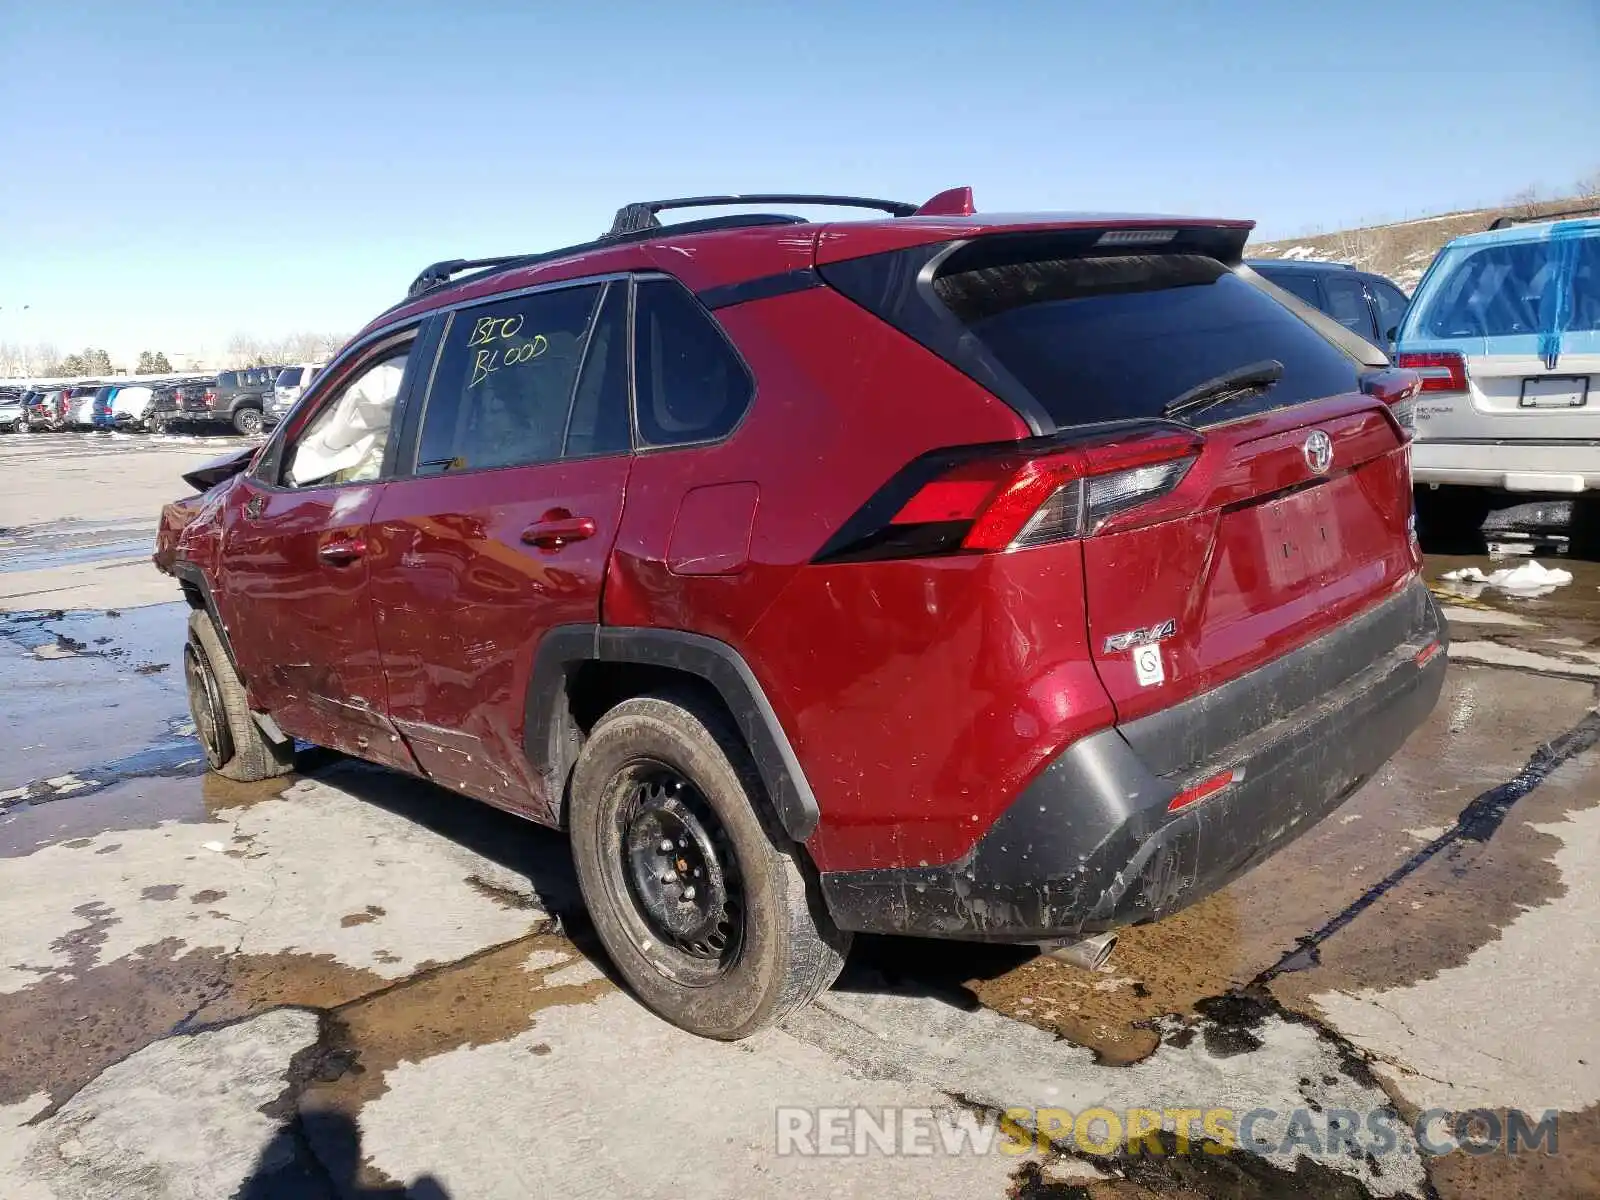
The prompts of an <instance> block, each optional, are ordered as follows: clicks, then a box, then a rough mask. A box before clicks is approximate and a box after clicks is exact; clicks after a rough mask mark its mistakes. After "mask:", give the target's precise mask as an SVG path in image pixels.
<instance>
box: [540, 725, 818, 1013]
mask: <svg viewBox="0 0 1600 1200" xmlns="http://www.w3.org/2000/svg"><path fill="white" fill-rule="evenodd" d="M571 796H572V799H571V812H570V822H569V823H570V825H571V831H572V854H573V861H574V864H575V866H576V868H577V875H578V884H579V886H580V888H581V889H582V891H583V898H584V902H585V904H586V905H587V906H588V909H589V915H590V918H591V919H592V920H593V921H594V925H595V930H596V932H597V933H598V934H599V936H600V940H601V942H602V943H603V944H604V945H605V948H606V952H607V953H608V954H609V955H610V956H611V961H612V962H613V963H614V964H615V965H616V968H617V970H618V971H619V972H620V973H621V974H622V976H623V977H624V978H625V979H626V980H627V981H628V983H629V985H630V986H631V987H632V988H633V990H634V993H635V994H636V995H637V996H638V997H639V998H640V999H641V1000H642V1001H643V1002H644V1003H645V1004H647V1005H648V1006H649V1007H650V1008H652V1009H653V1010H655V1012H656V1013H658V1014H659V1015H661V1016H662V1017H665V1018H666V1019H667V1020H668V1021H671V1022H672V1023H673V1024H675V1025H678V1026H680V1027H681V1028H683V1029H687V1030H688V1031H689V1032H691V1033H697V1034H700V1035H701V1036H703V1037H711V1038H721V1039H724V1040H734V1039H737V1038H742V1037H746V1036H748V1035H750V1034H752V1033H754V1032H756V1031H757V1030H759V1029H762V1028H764V1027H766V1026H768V1025H771V1024H773V1023H774V1022H776V1021H780V1020H782V1019H783V1018H784V1017H785V1016H787V1015H788V1014H789V1013H791V1012H793V1011H794V1010H795V1009H797V1008H799V1007H801V1006H802V1005H804V1004H806V1003H808V1002H810V1001H811V999H812V998H813V997H815V996H816V995H817V994H818V993H819V992H821V991H823V990H824V989H825V988H827V986H828V985H829V984H831V983H832V982H833V981H834V979H835V978H836V977H837V976H838V974H839V971H840V969H841V968H842V967H843V965H844V956H845V953H846V951H847V950H848V949H849V945H850V936H849V935H848V934H846V933H842V932H840V931H839V930H838V929H837V928H836V927H835V926H834V924H833V922H832V921H831V920H830V919H829V917H828V915H827V912H826V911H825V909H824V907H823V905H822V901H821V897H820V896H819V895H818V894H817V889H816V885H815V881H814V879H813V878H812V877H811V874H810V870H809V867H808V865H807V864H806V863H805V862H804V861H803V859H802V856H801V854H800V851H799V849H798V848H797V847H794V846H792V845H789V844H787V843H786V840H785V839H784V838H783V836H782V834H781V833H780V832H779V831H777V830H776V828H775V827H773V826H772V823H771V822H770V820H764V819H763V818H764V816H765V811H766V810H765V802H766V797H765V792H764V790H763V788H762V784H761V778H760V775H759V774H758V773H757V771H756V769H755V764H754V763H753V762H752V761H751V758H750V754H749V751H748V750H747V749H746V748H745V746H744V743H743V742H742V740H741V739H740V738H739V735H738V733H737V731H736V730H735V729H734V728H733V726H732V724H731V722H730V721H728V720H727V718H726V717H725V716H723V714H722V713H721V712H720V711H718V710H717V709H715V708H713V707H711V706H710V705H707V704H704V703H702V702H701V701H700V700H699V698H698V697H692V696H680V695H676V694H673V695H665V696H642V697H638V698H635V699H632V700H626V701H624V702H623V703H621V704H619V705H617V707H615V708H614V709H612V710H611V711H610V712H609V713H607V714H606V715H605V716H604V717H602V718H601V719H600V720H599V722H597V723H596V725H595V727H594V730H593V732H592V733H591V734H590V736H589V739H588V741H587V742H586V743H585V744H584V748H583V752H582V754H581V755H579V758H578V764H577V767H576V768H575V769H574V771H573V776H572V792H571Z"/></svg>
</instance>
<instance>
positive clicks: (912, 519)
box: [817, 429, 1205, 561]
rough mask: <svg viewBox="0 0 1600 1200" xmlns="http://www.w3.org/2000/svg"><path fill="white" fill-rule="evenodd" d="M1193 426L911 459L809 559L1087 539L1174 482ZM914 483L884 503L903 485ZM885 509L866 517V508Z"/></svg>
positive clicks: (1193, 443) (1194, 450) (1189, 457)
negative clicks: (944, 459)
mask: <svg viewBox="0 0 1600 1200" xmlns="http://www.w3.org/2000/svg"><path fill="white" fill-rule="evenodd" d="M1204 445H1205V439H1204V438H1203V437H1202V436H1201V435H1200V434H1198V433H1192V434H1191V433H1176V432H1171V431H1169V430H1166V429H1162V430H1160V431H1146V432H1141V433H1136V434H1132V435H1129V436H1126V437H1124V438H1123V439H1121V440H1118V441H1116V442H1110V443H1104V444H1100V445H1090V446H1084V445H1078V446H1066V447H1062V448H1061V449H1058V450H1047V451H1043V452H1040V453H1036V454H1026V453H1023V452H1019V451H1017V450H1015V449H1003V450H995V451H992V452H988V453H982V452H979V453H975V454H973V455H970V456H966V455H961V454H960V453H959V452H952V454H953V455H955V456H956V457H958V458H959V459H960V461H958V462H956V463H954V464H953V465H950V466H948V467H947V468H945V469H943V470H940V471H938V472H937V473H936V474H935V475H934V476H933V477H932V478H931V479H927V478H924V480H923V481H922V482H920V484H917V483H916V480H917V479H918V478H919V477H924V476H925V475H926V471H927V460H919V461H918V462H917V463H914V464H912V466H911V467H909V468H908V469H907V471H906V472H902V473H901V475H900V476H898V477H897V478H896V479H895V480H892V481H891V482H890V484H889V485H888V486H887V487H886V488H885V489H883V491H880V492H879V494H878V495H877V496H876V497H874V498H873V500H871V501H869V502H868V503H867V505H866V506H865V507H864V508H863V509H862V510H861V512H859V513H858V514H857V515H856V516H855V517H853V518H852V519H851V520H850V521H849V522H847V523H846V525H845V527H844V528H843V529H841V530H840V531H839V533H838V534H837V535H836V536H835V537H834V538H833V539H831V540H830V542H829V544H828V545H827V546H825V547H823V549H822V551H821V553H819V554H818V556H817V559H818V561H849V560H859V559H867V558H893V557H909V556H924V555H937V554H955V553H961V552H975V551H1009V550H1022V549H1026V548H1028V547H1031V546H1041V545H1045V544H1046V543H1049V542H1057V541H1061V540H1063V539H1066V538H1077V537H1088V536H1090V535H1092V534H1094V533H1096V532H1097V531H1099V530H1100V529H1101V528H1102V527H1104V526H1105V525H1106V523H1107V522H1108V521H1109V520H1111V519H1112V518H1113V517H1119V518H1121V520H1119V522H1118V523H1119V525H1120V524H1124V523H1127V522H1128V521H1130V520H1133V519H1134V518H1133V515H1132V514H1133V511H1134V510H1137V509H1139V508H1141V507H1142V506H1144V505H1146V504H1148V503H1150V502H1151V501H1153V500H1156V499H1158V498H1160V497H1161V496H1164V495H1166V494H1167V493H1169V492H1171V491H1172V490H1173V489H1175V488H1176V487H1177V486H1178V485H1179V484H1180V483H1181V482H1182V481H1183V478H1184V476H1185V475H1187V474H1188V472H1189V468H1190V467H1192V466H1193V465H1194V462H1195V460H1196V459H1197V458H1198V457H1199V455H1200V450H1201V448H1202V447H1203V446H1204ZM908 482H910V483H911V484H912V486H913V487H914V490H913V491H912V492H911V494H910V495H909V496H908V497H907V498H906V499H905V500H904V501H902V502H900V503H898V504H897V505H895V507H893V508H890V507H889V506H888V503H885V502H886V501H889V502H892V501H893V498H894V497H895V496H896V495H903V494H904V490H905V485H906V484H907V483H908ZM875 511H876V512H877V513H881V514H885V515H884V516H882V517H880V518H878V519H876V520H875V519H874V517H873V514H874V512H875Z"/></svg>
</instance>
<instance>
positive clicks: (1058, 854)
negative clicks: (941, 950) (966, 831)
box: [822, 582, 1446, 942]
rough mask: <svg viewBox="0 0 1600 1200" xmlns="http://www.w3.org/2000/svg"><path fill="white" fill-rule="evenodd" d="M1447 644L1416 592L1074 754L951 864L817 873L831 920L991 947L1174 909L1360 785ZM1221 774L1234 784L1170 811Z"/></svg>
mask: <svg viewBox="0 0 1600 1200" xmlns="http://www.w3.org/2000/svg"><path fill="white" fill-rule="evenodd" d="M1445 644H1446V633H1445V630H1444V625H1443V622H1442V620H1441V619H1440V617H1439V613H1438V609H1437V607H1436V606H1435V605H1434V603H1433V599H1432V597H1431V596H1429V595H1428V592H1427V590H1426V589H1425V588H1424V587H1423V586H1422V584H1421V583H1420V582H1416V583H1413V584H1412V585H1411V586H1409V587H1408V588H1407V589H1406V590H1405V591H1404V592H1402V593H1401V594H1399V595H1397V596H1394V597H1392V598H1390V599H1389V600H1387V601H1385V602H1384V603H1382V604H1380V605H1378V606H1377V607H1376V608H1374V609H1371V610H1369V611H1368V612H1366V613H1364V614H1362V615H1361V616H1359V617H1357V618H1355V619H1354V620H1352V621H1349V622H1347V623H1346V624H1345V625H1344V626H1342V627H1341V628H1339V629H1336V630H1334V631H1333V632H1331V633H1329V634H1326V635H1324V636H1323V637H1321V638H1319V639H1317V640H1316V641H1314V642H1312V643H1310V644H1309V645H1306V646H1302V647H1301V648H1300V649H1298V650H1295V651H1293V652H1291V653H1290V654H1287V655H1285V656H1284V657H1283V658H1280V659H1278V660H1277V661H1275V662H1273V663H1270V664H1268V665H1267V666H1265V667H1262V668H1260V669H1259V670H1256V671H1253V672H1251V673H1250V674H1249V675H1246V676H1243V677H1241V678H1240V679H1237V680H1234V681H1232V682H1230V683H1228V684H1225V685H1223V686H1222V687H1219V688H1216V689H1214V690H1213V691H1211V692H1208V693H1206V694H1205V695H1203V696H1198V697H1195V698H1194V699H1192V700H1189V701H1186V702H1184V703H1182V704H1179V705H1175V706H1173V707H1172V708H1171V709H1167V710H1165V711H1163V712H1159V713H1155V714H1153V715H1151V716H1149V717H1145V718H1142V719H1140V720H1138V721H1134V722H1132V723H1130V724H1128V725H1124V726H1119V727H1114V728H1111V729H1105V730H1102V731H1101V732H1099V733H1096V734H1093V735H1091V736H1089V737H1086V738H1083V739H1081V740H1080V741H1078V742H1076V743H1074V744H1073V745H1072V746H1071V747H1069V748H1068V749H1067V750H1066V751H1064V752H1063V753H1062V754H1061V755H1060V756H1059V757H1058V758H1057V759H1056V760H1055V761H1054V762H1052V763H1051V764H1050V766H1049V767H1047V768H1046V769H1045V770H1044V771H1043V772H1042V773H1041V774H1039V775H1038V776H1037V777H1036V778H1035V779H1034V781H1033V782H1032V783H1031V784H1029V785H1028V787H1027V788H1026V790H1024V791H1023V792H1022V794H1021V795H1020V796H1018V797H1017V799H1016V801H1015V802H1014V803H1013V804H1012V805H1011V806H1010V808H1008V809H1007V810H1006V811H1005V812H1004V813H1003V814H1002V815H1001V817H1000V818H999V820H997V821H996V822H995V824H994V825H993V826H992V827H991V829H990V830H989V832H988V833H987V834H985V835H984V837H983V838H981V839H980V840H979V842H978V844H977V845H976V846H975V847H974V848H973V849H972V850H971V851H970V852H969V853H968V854H967V855H966V856H965V857H963V858H962V859H960V860H958V861H957V862H954V863H949V864H945V865H942V866H934V867H914V868H895V869H890V870H878V871H848V872H825V873H824V874H823V875H822V888H823V894H824V896H825V897H826V899H827V903H828V907H829V910H830V912H831V913H832V916H833V919H834V920H835V921H836V922H837V923H838V924H839V925H840V927H841V928H844V929H853V930H859V931H871V932H877V933H899V934H914V935H918V936H925V937H945V938H964V939H971V940H982V941H999V942H1028V941H1041V940H1044V939H1048V938H1054V937H1068V936H1074V935H1078V934H1083V933H1089V932H1095V931H1099V930H1105V929H1112V928H1116V927H1117V926H1120V925H1127V924H1132V923H1134V922H1140V921H1151V920H1155V919H1157V918H1160V917H1164V916H1168V915H1170V914H1171V913H1174V912H1177V911H1178V910H1179V909H1182V908H1185V907H1187V906H1188V905H1190V904H1192V903H1194V902H1195V901H1196V900H1198V899H1200V898H1201V897H1203V896H1205V895H1207V894H1208V893H1210V892H1212V891H1214V890H1216V889H1217V888H1219V887H1222V886H1223V885H1224V884H1226V883H1228V882H1229V881H1230V880H1232V879H1234V878H1236V877H1238V876H1239V875H1240V874H1242V873H1243V872H1245V871H1246V870H1248V869H1249V868H1250V867H1252V866H1254V865H1255V864H1257V863H1259V862H1261V861H1262V860H1263V859H1265V858H1266V857H1267V856H1269V855H1270V854H1272V853H1273V852H1274V851H1275V850H1277V849H1279V848H1280V847H1282V846H1283V845H1285V844H1287V843H1288V842H1290V841H1292V840H1293V839H1294V838H1296V837H1297V836H1299V835H1300V834H1301V833H1303V832H1305V831H1306V830H1307V829H1309V828H1310V827H1311V826H1312V825H1314V824H1316V823H1317V822H1318V821H1319V820H1320V819H1321V818H1322V817H1324V816H1326V815H1327V814H1328V813H1329V812H1330V811H1332V810H1333V809H1334V808H1335V807H1337V806H1338V804H1339V803H1340V802H1341V801H1343V800H1344V799H1345V798H1346V797H1348V796H1349V795H1350V794H1351V793H1352V792H1354V791H1355V790H1356V789H1357V788H1359V787H1360V786H1361V785H1362V784H1363V783H1365V782H1366V781H1367V780H1368V779H1370V778H1371V777H1372V775H1373V774H1374V773H1375V772H1376V771H1377V770H1378V769H1379V768H1380V767H1381V766H1383V764H1384V763H1385V762H1386V761H1388V759H1389V758H1390V757H1391V756H1392V755H1393V754H1394V753H1395V752H1396V751H1397V750H1399V749H1400V747H1401V746H1402V745H1403V744H1404V742H1405V740H1406V738H1407V737H1409V736H1410V734H1411V732H1412V731H1413V730H1414V729H1415V728H1416V727H1417V726H1418V725H1419V724H1421V723H1422V721H1423V720H1424V719H1425V718H1426V717H1427V715H1428V714H1429V712H1431V711H1432V709H1433V706H1434V704H1435V702H1436V701H1437V700H1438V697H1439V691H1440V688H1441V687H1442V685H1443V680H1444V672H1445V664H1446V654H1445V652H1444V651H1445ZM1433 646H1436V647H1437V648H1436V649H1434V650H1432V651H1431V653H1430V652H1429V647H1433ZM1230 768H1231V769H1233V770H1234V771H1236V772H1239V773H1241V775H1240V777H1239V778H1237V780H1236V782H1234V783H1233V784H1232V785H1231V786H1229V787H1227V788H1226V789H1224V790H1223V791H1221V792H1218V793H1217V794H1215V795H1212V796H1209V797H1207V798H1206V799H1203V800H1200V801H1198V802H1196V803H1194V804H1193V805H1191V806H1189V807H1186V808H1183V809H1181V810H1180V811H1179V812H1177V813H1169V812H1168V810H1167V805H1168V803H1169V802H1170V801H1171V800H1172V798H1173V797H1174V796H1176V795H1177V794H1178V793H1179V792H1180V791H1182V790H1183V789H1184V788H1186V787H1191V786H1193V785H1195V784H1197V783H1199V782H1200V781H1202V780H1205V779H1209V778H1211V777H1213V776H1215V775H1216V774H1217V773H1219V772H1221V771H1225V770H1228V769H1230Z"/></svg>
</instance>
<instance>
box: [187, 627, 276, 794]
mask: <svg viewBox="0 0 1600 1200" xmlns="http://www.w3.org/2000/svg"><path fill="white" fill-rule="evenodd" d="M183 674H184V682H185V683H186V684H187V685H188V689H189V712H190V715H191V716H193V717H194V727H195V735H196V736H197V737H198V738H199V739H200V746H201V748H202V749H203V750H204V751H205V754H206V765H207V766H209V767H210V768H211V769H212V770H213V771H215V772H216V773H217V774H218V775H222V776H224V777H225V778H228V779H237V780H239V781H240V782H242V783H253V782H255V781H256V780H258V779H271V778H272V777H273V776H275V775H286V774H288V773H289V772H290V771H292V770H294V742H293V741H287V742H274V741H271V740H270V739H268V737H267V736H266V734H264V733H262V732H261V727H260V726H259V725H257V724H256V720H255V718H254V717H253V716H251V715H250V702H249V701H248V700H247V699H246V698H245V693H244V684H243V683H242V682H241V681H240V679H239V675H238V672H237V671H235V670H234V669H233V660H232V659H230V658H229V657H228V652H227V650H225V649H224V648H223V645H222V638H221V636H220V635H219V634H218V633H217V627H216V625H215V624H214V623H213V622H212V620H211V616H210V614H209V613H206V612H204V611H195V612H192V613H190V614H189V641H188V643H187V644H186V645H185V646H184V648H183Z"/></svg>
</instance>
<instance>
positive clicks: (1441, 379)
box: [1396, 350, 1467, 392]
mask: <svg viewBox="0 0 1600 1200" xmlns="http://www.w3.org/2000/svg"><path fill="white" fill-rule="evenodd" d="M1396 365H1397V366H1401V367H1405V368H1406V369H1407V370H1410V371H1415V372H1416V373H1417V374H1418V376H1420V377H1421V379H1422V389H1421V390H1422V391H1424V392H1464V391H1466V390H1467V362H1466V360H1465V359H1464V358H1462V357H1461V355H1459V354H1457V353H1455V351H1453V350H1437V351H1435V350H1430V351H1428V352H1426V353H1422V354H1401V355H1400V356H1399V357H1398V359H1397V361H1396Z"/></svg>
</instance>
